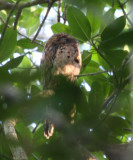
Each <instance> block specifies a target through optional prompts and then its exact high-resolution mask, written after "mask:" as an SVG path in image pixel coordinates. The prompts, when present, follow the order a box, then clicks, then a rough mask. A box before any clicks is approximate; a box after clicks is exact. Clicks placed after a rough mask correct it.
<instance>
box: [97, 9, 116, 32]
mask: <svg viewBox="0 0 133 160" xmlns="http://www.w3.org/2000/svg"><path fill="white" fill-rule="evenodd" d="M114 12H115V10H114V9H112V8H111V9H109V10H108V11H107V12H106V13H105V14H104V16H103V18H102V24H101V27H100V32H102V31H103V30H104V28H105V26H107V25H109V24H110V23H111V22H112V21H113V20H114Z"/></svg>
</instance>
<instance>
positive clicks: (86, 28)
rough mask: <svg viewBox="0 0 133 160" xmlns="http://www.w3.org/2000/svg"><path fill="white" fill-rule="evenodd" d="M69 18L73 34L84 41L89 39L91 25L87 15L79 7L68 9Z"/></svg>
mask: <svg viewBox="0 0 133 160" xmlns="http://www.w3.org/2000/svg"><path fill="white" fill-rule="evenodd" d="M67 20H68V23H69V25H70V27H71V30H72V35H73V36H75V37H76V38H77V39H79V40H81V41H82V42H86V41H89V39H90V36H91V26H90V22H89V20H88V19H87V17H86V16H85V15H84V14H83V13H82V12H81V11H80V10H79V9H77V8H74V7H69V8H68V9H67Z"/></svg>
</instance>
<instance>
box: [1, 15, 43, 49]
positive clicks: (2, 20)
mask: <svg viewBox="0 0 133 160" xmlns="http://www.w3.org/2000/svg"><path fill="white" fill-rule="evenodd" d="M0 20H1V22H2V23H4V24H5V23H6V22H5V21H4V19H3V18H2V17H1V16H0ZM8 28H11V26H10V25H8ZM17 33H18V34H19V35H21V36H23V37H24V38H26V39H28V40H30V41H32V39H30V38H29V37H27V36H26V35H23V34H22V33H20V32H19V31H17ZM34 43H35V44H37V45H40V46H41V47H43V48H44V45H42V44H40V43H38V42H37V41H34Z"/></svg>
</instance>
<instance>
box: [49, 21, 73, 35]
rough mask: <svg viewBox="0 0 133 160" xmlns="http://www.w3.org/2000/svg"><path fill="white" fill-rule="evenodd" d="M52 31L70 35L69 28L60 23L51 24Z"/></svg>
mask: <svg viewBox="0 0 133 160" xmlns="http://www.w3.org/2000/svg"><path fill="white" fill-rule="evenodd" d="M51 29H52V31H53V32H54V33H67V34H71V29H70V27H69V26H67V25H65V24H62V23H56V24H53V25H52V27H51Z"/></svg>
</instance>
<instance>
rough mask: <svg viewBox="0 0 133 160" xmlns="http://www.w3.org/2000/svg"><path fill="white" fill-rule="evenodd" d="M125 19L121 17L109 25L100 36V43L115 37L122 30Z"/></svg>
mask: <svg viewBox="0 0 133 160" xmlns="http://www.w3.org/2000/svg"><path fill="white" fill-rule="evenodd" d="M125 24H126V19H125V17H124V16H121V17H119V18H117V19H116V20H114V21H113V22H112V23H111V24H109V25H108V26H107V27H106V28H105V29H104V31H103V32H102V34H101V38H102V41H104V40H108V39H111V38H114V37H116V36H117V35H118V34H120V32H121V31H122V30H123V29H124V27H125Z"/></svg>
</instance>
